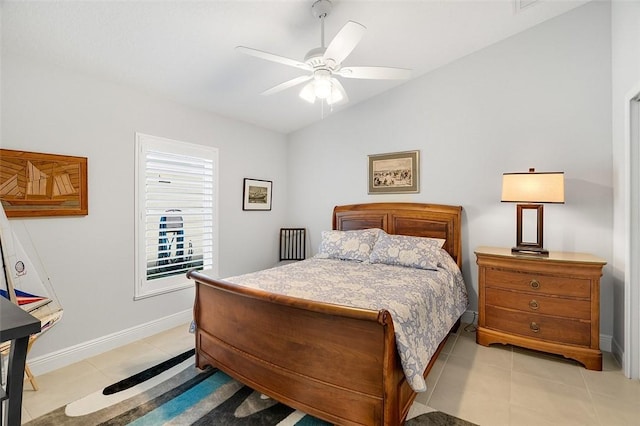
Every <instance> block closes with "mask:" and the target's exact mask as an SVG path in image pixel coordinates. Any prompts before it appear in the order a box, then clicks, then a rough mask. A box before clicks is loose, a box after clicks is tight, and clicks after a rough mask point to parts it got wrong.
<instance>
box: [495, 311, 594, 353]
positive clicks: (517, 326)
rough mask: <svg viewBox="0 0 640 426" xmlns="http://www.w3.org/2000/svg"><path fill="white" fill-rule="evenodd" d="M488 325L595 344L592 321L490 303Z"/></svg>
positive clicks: (534, 335)
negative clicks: (508, 307) (535, 312)
mask: <svg viewBox="0 0 640 426" xmlns="http://www.w3.org/2000/svg"><path fill="white" fill-rule="evenodd" d="M485 324H486V326H487V327H488V328H493V329H495V330H500V331H505V332H508V333H513V334H519V335H521V336H526V337H530V338H535V339H542V340H549V341H554V342H562V343H565V344H570V345H583V346H589V345H590V344H591V323H590V322H589V321H579V320H571V319H566V318H558V317H551V316H546V315H540V314H531V313H528V312H520V311H513V310H511V309H503V308H498V307H496V306H486V310H485Z"/></svg>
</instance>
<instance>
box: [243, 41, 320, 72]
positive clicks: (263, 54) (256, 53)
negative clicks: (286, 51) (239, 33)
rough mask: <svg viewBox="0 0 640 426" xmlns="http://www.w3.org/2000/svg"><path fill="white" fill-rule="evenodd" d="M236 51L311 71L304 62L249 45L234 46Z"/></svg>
mask: <svg viewBox="0 0 640 426" xmlns="http://www.w3.org/2000/svg"><path fill="white" fill-rule="evenodd" d="M236 50H237V51H238V52H241V53H244V54H246V55H251V56H255V57H256V58H260V59H266V60H267V61H271V62H277V63H279V64H284V65H288V66H290V67H296V68H300V69H303V70H307V71H311V67H310V66H309V65H307V64H305V63H304V62H300V61H296V60H295V59H289V58H285V57H284V56H280V55H274V54H273V53H269V52H263V51H262V50H258V49H252V48H250V47H244V46H236Z"/></svg>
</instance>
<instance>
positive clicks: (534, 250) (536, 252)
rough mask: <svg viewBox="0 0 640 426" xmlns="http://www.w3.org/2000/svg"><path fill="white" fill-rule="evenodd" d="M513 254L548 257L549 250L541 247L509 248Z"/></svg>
mask: <svg viewBox="0 0 640 426" xmlns="http://www.w3.org/2000/svg"><path fill="white" fill-rule="evenodd" d="M511 253H513V254H527V255H532V256H549V250H547V249H544V248H542V247H535V246H534V247H531V246H516V247H512V248H511Z"/></svg>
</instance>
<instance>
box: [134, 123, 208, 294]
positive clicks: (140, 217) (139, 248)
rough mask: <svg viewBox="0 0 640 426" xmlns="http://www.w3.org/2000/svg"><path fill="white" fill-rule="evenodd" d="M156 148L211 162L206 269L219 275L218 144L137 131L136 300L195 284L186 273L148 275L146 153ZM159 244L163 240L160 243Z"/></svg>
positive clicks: (135, 194)
mask: <svg viewBox="0 0 640 426" xmlns="http://www.w3.org/2000/svg"><path fill="white" fill-rule="evenodd" d="M150 150H153V151H157V152H162V153H167V154H178V155H187V156H193V157H199V158H203V159H206V160H208V161H211V162H212V168H213V170H212V178H213V186H212V195H213V201H212V211H211V214H212V220H211V223H210V225H211V229H212V243H211V251H212V265H205V269H207V270H208V271H210V272H211V273H212V275H213V276H215V277H217V276H218V255H219V252H218V226H219V223H218V222H219V215H218V205H219V203H218V180H219V161H218V148H214V147H209V146H205V145H198V144H193V143H189V142H182V141H177V140H173V139H167V138H163V137H158V136H152V135H147V134H144V133H138V132H136V134H135V191H134V204H135V224H134V240H135V241H134V245H135V274H134V275H135V278H134V279H135V283H134V297H133V299H134V300H140V299H145V298H148V297H152V296H157V295H160V294H166V293H170V292H174V291H179V290H183V289H187V288H192V287H193V282H192V281H191V280H189V279H188V278H187V277H186V274H182V275H180V274H175V275H171V276H167V277H162V278H154V279H148V277H147V262H148V259H147V251H146V249H147V247H146V218H147V208H146V201H147V197H146V194H147V190H146V173H147V153H148V151H150ZM159 244H160V243H159ZM207 247H208V246H207Z"/></svg>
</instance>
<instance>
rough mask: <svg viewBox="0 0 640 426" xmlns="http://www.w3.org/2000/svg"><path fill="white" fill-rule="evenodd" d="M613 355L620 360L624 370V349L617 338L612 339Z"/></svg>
mask: <svg viewBox="0 0 640 426" xmlns="http://www.w3.org/2000/svg"><path fill="white" fill-rule="evenodd" d="M611 355H613V357H614V358H615V359H616V361H618V364H620V365H621V366H622V367H623V371H624V363H623V360H624V349H623V348H622V347H621V346H620V344H619V343H618V341H617V340H616V339H611Z"/></svg>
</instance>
